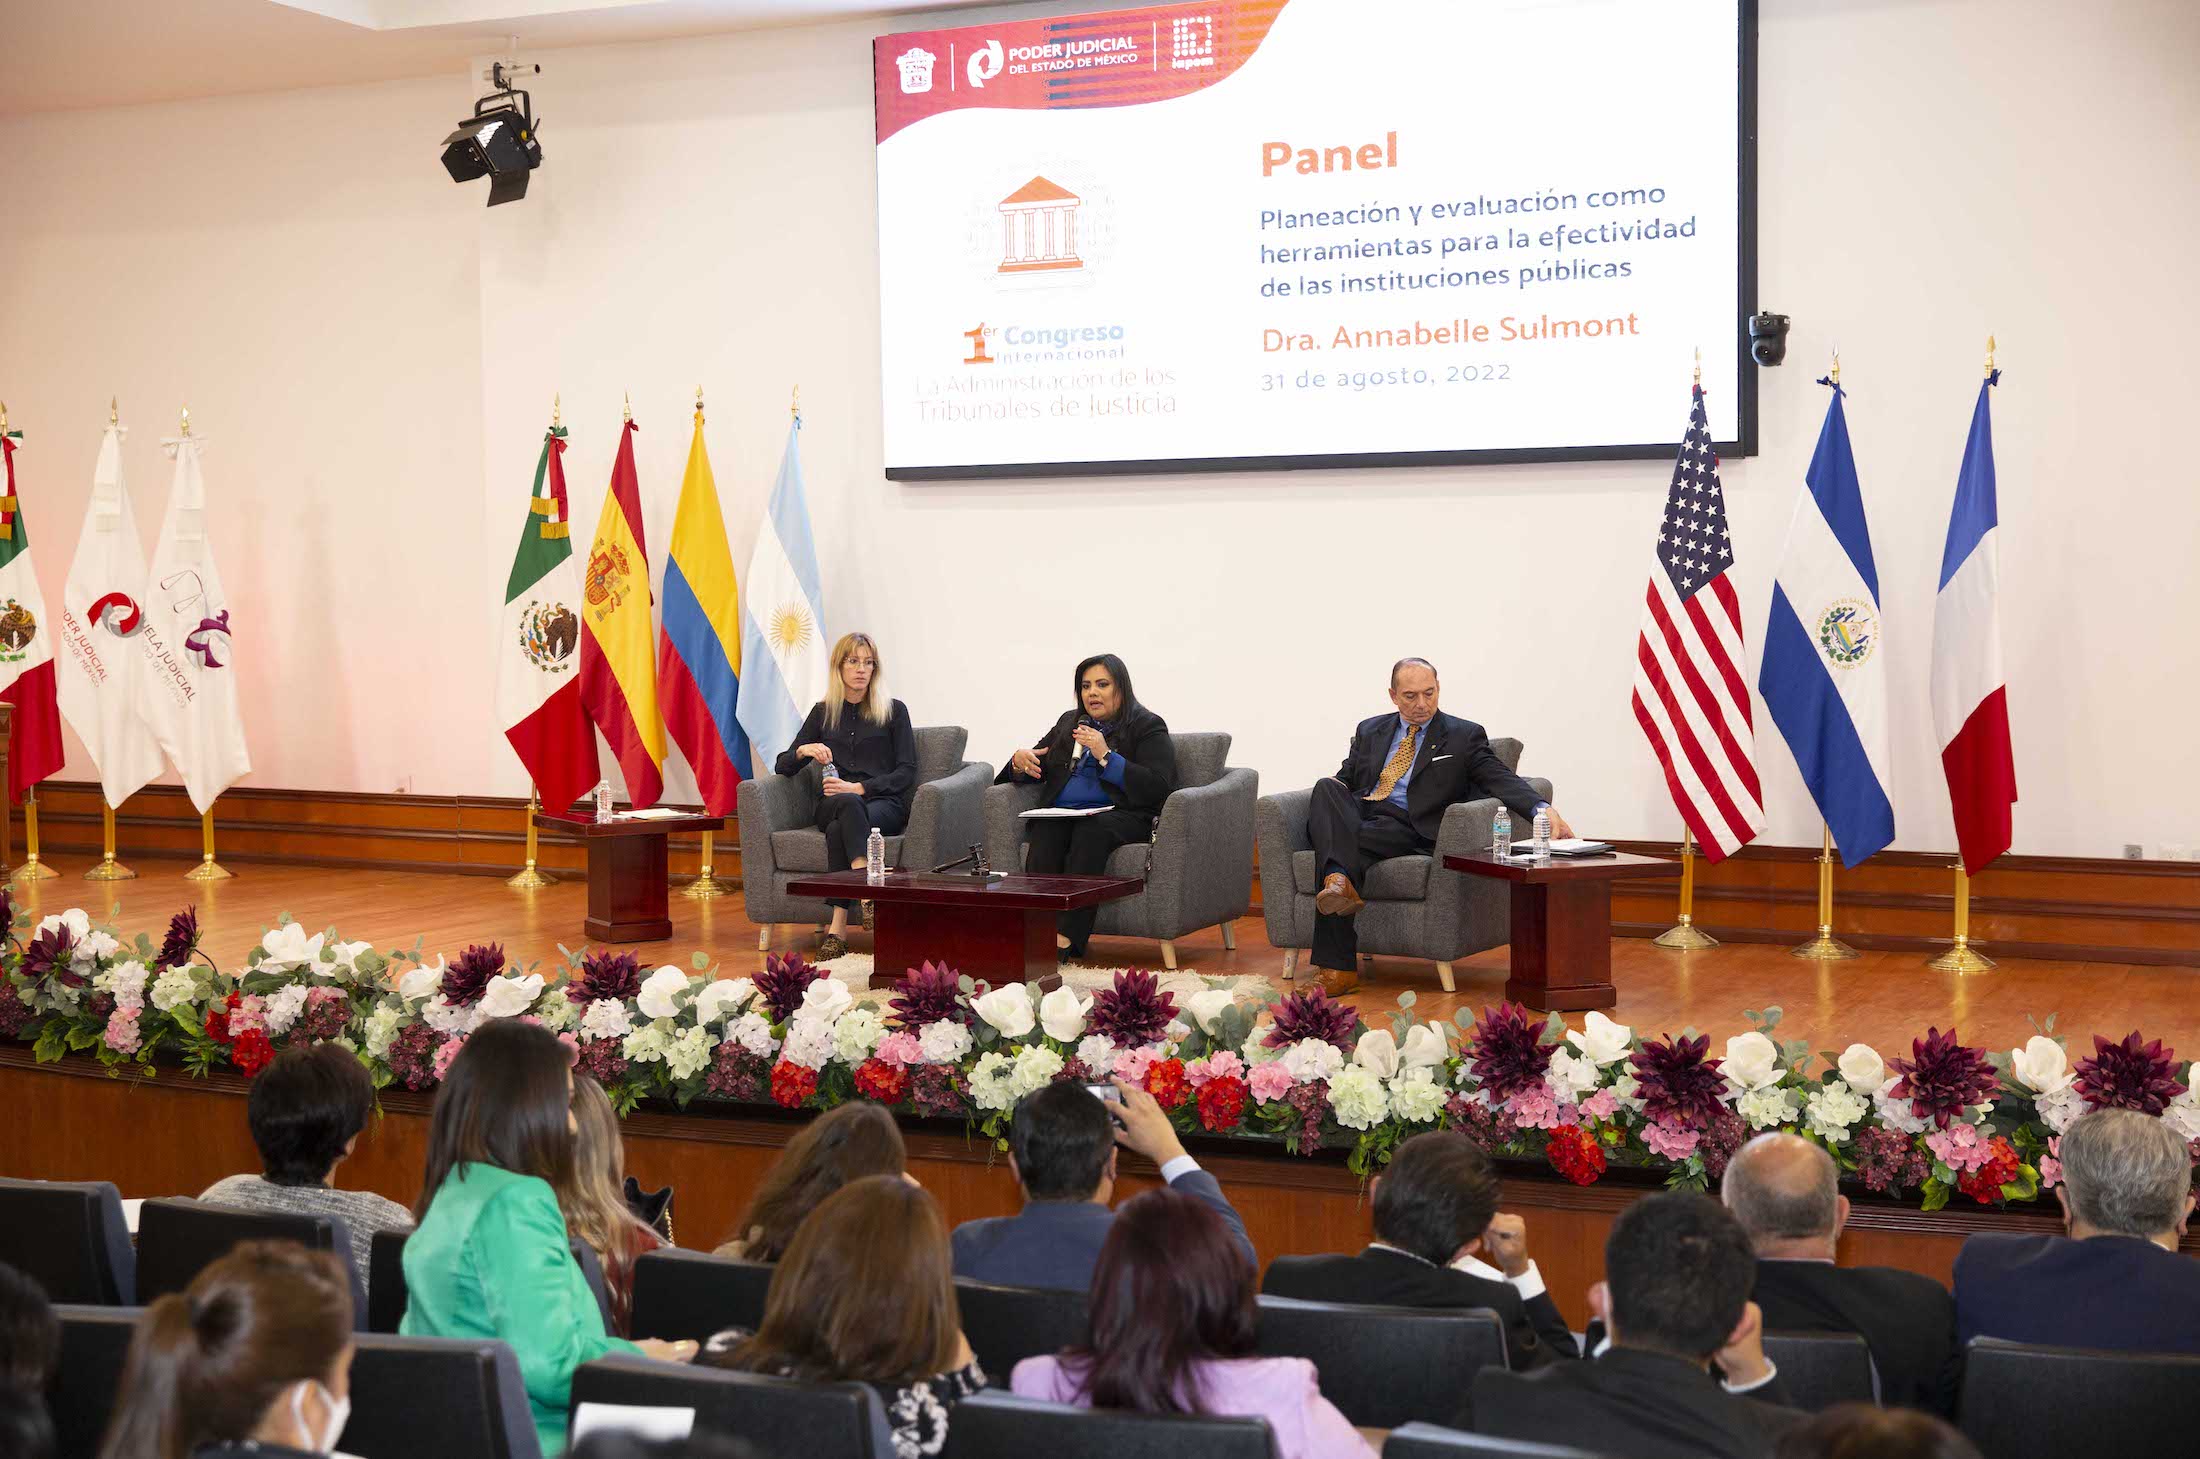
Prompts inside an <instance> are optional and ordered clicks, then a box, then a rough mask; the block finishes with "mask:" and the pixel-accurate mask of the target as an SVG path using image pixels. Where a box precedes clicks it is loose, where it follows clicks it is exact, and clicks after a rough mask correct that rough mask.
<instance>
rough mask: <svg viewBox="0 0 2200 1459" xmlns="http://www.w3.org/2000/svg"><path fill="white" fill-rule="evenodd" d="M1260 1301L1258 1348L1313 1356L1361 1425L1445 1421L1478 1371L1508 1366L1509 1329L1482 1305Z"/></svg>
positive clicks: (1331, 1395) (1342, 1407) (1343, 1408)
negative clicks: (1445, 1306)
mask: <svg viewBox="0 0 2200 1459" xmlns="http://www.w3.org/2000/svg"><path fill="white" fill-rule="evenodd" d="M1259 1301H1260V1335H1259V1347H1258V1349H1257V1350H1258V1352H1259V1353H1260V1355H1261V1356H1262V1357H1264V1358H1305V1359H1308V1360H1309V1361H1311V1362H1312V1363H1313V1364H1314V1368H1315V1371H1316V1372H1318V1373H1319V1374H1320V1375H1321V1387H1322V1396H1323V1397H1325V1398H1327V1399H1328V1400H1329V1401H1330V1402H1331V1403H1334V1404H1335V1405H1337V1408H1338V1411H1339V1412H1341V1413H1343V1414H1344V1416H1345V1417H1346V1418H1348V1419H1350V1420H1351V1421H1352V1422H1353V1423H1354V1424H1355V1425H1356V1426H1358V1427H1360V1428H1366V1429H1394V1428H1397V1427H1399V1426H1400V1425H1402V1424H1409V1423H1441V1422H1443V1421H1444V1420H1446V1419H1449V1418H1450V1417H1451V1416H1452V1415H1453V1414H1455V1413H1457V1412H1458V1411H1459V1402H1460V1397H1461V1395H1462V1394H1464V1393H1465V1391H1466V1385H1467V1384H1469V1383H1471V1382H1472V1381H1473V1379H1474V1375H1475V1373H1476V1372H1478V1371H1480V1370H1481V1369H1483V1368H1489V1367H1497V1368H1502V1367H1504V1366H1505V1329H1504V1328H1503V1327H1502V1326H1501V1325H1500V1324H1499V1322H1498V1320H1497V1316H1496V1314H1495V1313H1492V1312H1487V1311H1484V1310H1481V1309H1470V1310H1461V1309H1452V1310H1442V1309H1432V1308H1425V1307H1360V1306H1349V1305H1346V1304H1344V1303H1341V1302H1300V1301H1296V1300H1294V1299H1292V1298H1288V1297H1267V1296H1264V1297H1262V1298H1260V1299H1259Z"/></svg>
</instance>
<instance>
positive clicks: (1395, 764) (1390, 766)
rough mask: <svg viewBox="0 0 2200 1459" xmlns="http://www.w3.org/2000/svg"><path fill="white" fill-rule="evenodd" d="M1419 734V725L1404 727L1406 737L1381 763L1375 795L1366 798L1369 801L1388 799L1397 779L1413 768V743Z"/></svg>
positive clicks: (1396, 784) (1395, 787) (1394, 788)
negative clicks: (1380, 772) (1381, 769)
mask: <svg viewBox="0 0 2200 1459" xmlns="http://www.w3.org/2000/svg"><path fill="white" fill-rule="evenodd" d="M1420 734H1421V727H1420V726H1419V725H1417V724H1409V725H1407V726H1406V737H1405V738H1404V739H1402V740H1400V741H1398V748H1397V749H1395V750H1392V751H1391V752H1390V758H1389V759H1388V760H1387V761H1385V762H1384V763H1383V773H1382V774H1381V775H1380V776H1378V777H1376V780H1375V793H1374V794H1373V795H1371V796H1369V797H1368V799H1369V800H1388V799H1390V793H1391V792H1392V791H1393V790H1396V789H1397V788H1398V778H1399V777H1400V776H1402V775H1404V774H1405V773H1406V772H1407V771H1408V770H1411V769H1412V768H1413V742H1414V740H1416V739H1417V738H1419V737H1420Z"/></svg>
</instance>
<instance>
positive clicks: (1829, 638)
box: [1818, 598, 1879, 669]
mask: <svg viewBox="0 0 2200 1459" xmlns="http://www.w3.org/2000/svg"><path fill="white" fill-rule="evenodd" d="M1818 646H1819V647H1820V648H1821V649H1823V650H1825V654H1826V658H1827V659H1828V660H1830V661H1831V662H1832V663H1833V665H1834V667H1836V668H1841V669H1853V668H1855V667H1856V666H1857V665H1859V664H1861V663H1863V662H1864V661H1865V660H1866V659H1868V658H1870V657H1871V656H1872V650H1873V649H1875V648H1877V647H1878V646H1879V613H1878V610H1876V609H1874V608H1873V607H1872V605H1871V604H1869V603H1867V602H1865V601H1864V600H1863V599H1861V598H1836V599H1834V600H1833V602H1832V603H1830V604H1828V605H1827V607H1826V611H1825V612H1823V613H1821V614H1819V615H1818Z"/></svg>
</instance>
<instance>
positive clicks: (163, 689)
mask: <svg viewBox="0 0 2200 1459" xmlns="http://www.w3.org/2000/svg"><path fill="white" fill-rule="evenodd" d="M203 445H204V443H203V442H202V441H201V440H200V439H199V438H198V437H196V436H185V437H183V438H182V439H180V440H168V441H163V442H161V448H162V449H163V450H165V451H166V452H167V453H168V455H169V456H170V458H171V459H173V460H174V461H175V463H176V478H175V482H174V483H173V484H172V485H171V486H170V487H169V488H168V512H167V515H166V516H164V517H162V518H161V524H160V540H159V541H158V542H156V543H155V544H154V545H153V565H152V567H151V568H150V569H149V570H148V571H147V573H146V584H145V602H144V603H143V605H142V606H143V608H144V610H145V623H144V626H143V627H142V628H141V629H139V630H138V642H139V643H140V644H142V645H143V647H144V652H143V659H142V662H141V663H140V665H139V672H138V708H139V713H140V714H141V715H142V716H143V718H144V720H145V722H146V724H148V725H149V726H151V727H152V731H153V734H154V736H155V738H157V739H158V740H159V741H160V747H161V749H163V750H165V751H167V753H168V758H169V759H170V760H173V761H174V762H175V765H176V769H177V770H178V771H179V772H181V774H182V775H183V785H184V789H185V790H187V791H189V792H190V793H191V804H192V805H194V806H196V807H197V808H198V811H199V813H200V814H201V815H204V814H205V813H206V812H207V810H208V809H210V808H211V807H212V806H213V804H214V798H215V797H216V796H218V795H220V794H221V793H222V792H223V791H224V790H227V789H228V788H229V787H230V786H232V785H234V784H236V783H237V782H238V781H239V780H241V779H243V778H244V777H245V776H247V775H249V774H251V773H252V757H251V755H250V753H249V752H247V751H246V749H245V744H244V719H243V716H242V715H240V714H239V713H238V711H237V671H236V667H235V662H234V658H233V655H232V649H231V646H230V635H231V632H232V628H231V624H230V621H229V599H228V597H227V596H226V595H225V594H224V593H223V592H222V579H221V574H220V573H219V572H217V571H215V568H214V547H213V544H212V543H211V542H209V541H207V538H206V482H205V480H204V478H202V477H201V476H200V475H199V452H200V450H201V449H202V447H203Z"/></svg>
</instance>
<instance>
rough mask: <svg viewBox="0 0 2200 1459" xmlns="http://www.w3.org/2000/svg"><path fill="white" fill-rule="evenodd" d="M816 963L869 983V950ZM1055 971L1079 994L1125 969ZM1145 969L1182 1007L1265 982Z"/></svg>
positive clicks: (850, 981)
mask: <svg viewBox="0 0 2200 1459" xmlns="http://www.w3.org/2000/svg"><path fill="white" fill-rule="evenodd" d="M817 966H818V967H820V968H823V969H824V970H825V972H826V974H827V975H828V976H831V977H835V978H838V979H839V980H840V981H841V982H842V983H844V984H846V985H847V988H848V991H849V992H851V993H861V992H864V991H865V990H867V989H869V988H870V986H871V955H870V954H869V953H865V952H851V953H848V954H847V955H846V956H844V957H836V958H834V959H833V960H832V961H831V962H824V963H819V964H818V965H817ZM1059 971H1060V972H1061V974H1062V981H1063V982H1064V983H1065V984H1067V985H1068V986H1070V987H1072V988H1075V989H1077V990H1078V991H1079V992H1081V993H1089V992H1091V991H1093V990H1094V989H1096V988H1106V987H1110V986H1112V985H1113V984H1114V982H1115V975H1116V974H1117V973H1121V972H1128V971H1129V969H1128V968H1095V967H1066V968H1062V969H1059ZM1148 971H1151V972H1152V973H1153V975H1154V976H1155V977H1156V978H1157V979H1159V980H1160V983H1161V991H1162V992H1164V993H1173V994H1175V995H1176V1001H1177V1003H1178V1005H1179V1006H1182V1004H1183V1002H1184V1000H1185V999H1187V998H1189V997H1191V996H1192V994H1194V993H1203V992H1205V991H1206V990H1207V989H1208V988H1210V987H1214V986H1217V985H1219V986H1221V987H1224V988H1227V989H1229V990H1230V991H1231V992H1232V993H1238V994H1246V995H1251V994H1255V993H1258V992H1259V991H1260V989H1261V988H1262V987H1264V986H1266V984H1267V981H1268V980H1267V979H1265V978H1255V977H1227V978H1214V979H1208V978H1203V977H1201V976H1200V975H1199V974H1198V973H1196V972H1191V971H1188V970H1187V971H1183V972H1175V973H1172V972H1169V971H1167V970H1166V969H1163V968H1152V969H1149V970H1148ZM882 991H883V990H882Z"/></svg>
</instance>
